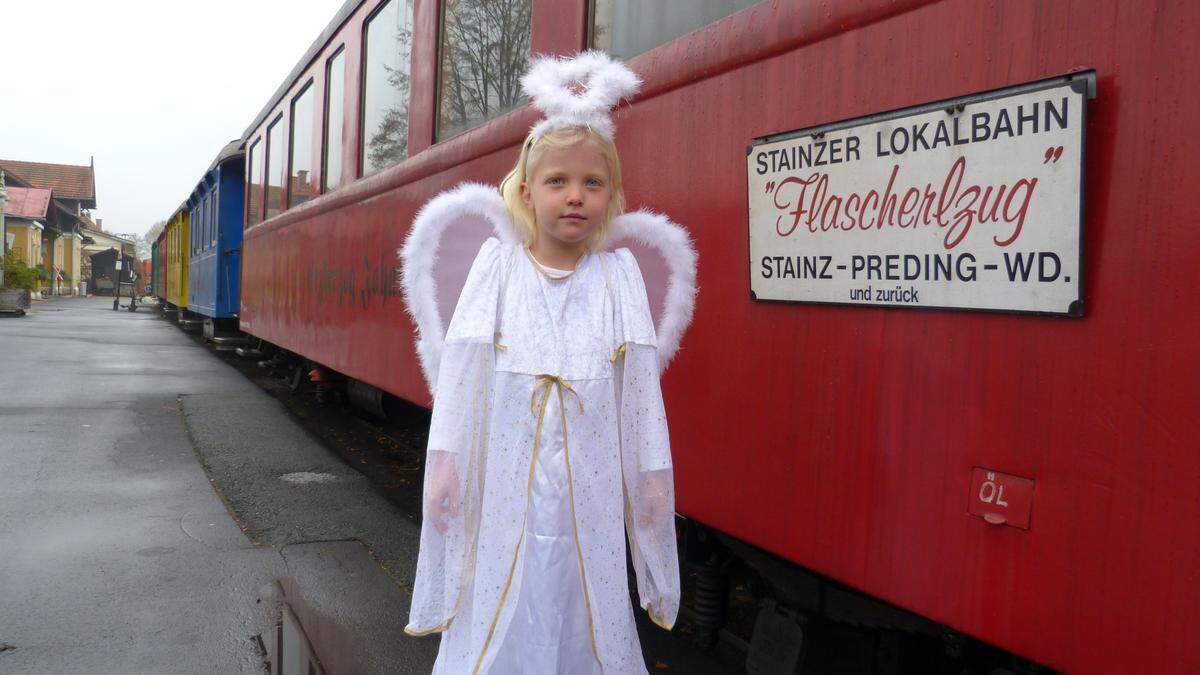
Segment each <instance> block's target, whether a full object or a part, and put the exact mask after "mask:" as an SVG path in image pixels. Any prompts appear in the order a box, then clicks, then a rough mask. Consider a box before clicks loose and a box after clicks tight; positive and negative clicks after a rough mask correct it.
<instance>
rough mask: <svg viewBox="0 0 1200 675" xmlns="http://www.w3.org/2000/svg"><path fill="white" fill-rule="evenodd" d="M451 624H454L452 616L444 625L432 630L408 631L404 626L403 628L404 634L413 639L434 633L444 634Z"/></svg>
mask: <svg viewBox="0 0 1200 675" xmlns="http://www.w3.org/2000/svg"><path fill="white" fill-rule="evenodd" d="M452 623H454V617H453V616H452V617H450V618H449V619H448V620H447V621H446V623H443V624H442V625H440V626H437V627H434V628H430V629H429V630H409V629H408V626H405V627H404V632H405V633H406V634H408V635H411V636H413V637H425V636H426V635H433V634H434V633H441V632H444V631H445V630H446V629H447V628H449V627H450V624H452Z"/></svg>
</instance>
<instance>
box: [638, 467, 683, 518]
mask: <svg viewBox="0 0 1200 675" xmlns="http://www.w3.org/2000/svg"><path fill="white" fill-rule="evenodd" d="M669 480H670V473H669V472H668V471H650V472H648V473H644V474H642V480H641V483H642V485H641V489H642V495H641V496H642V509H641V513H640V514H638V516H639V517H638V524H639V525H641V526H642V527H647V528H648V527H652V526H653V525H654V523H656V522H658V521H659V520H660V519H662V517H663V516H664V515H668V512H670V511H673V510H674V508H675V505H674V504H673V503H671V502H672V500H671V491H670V489H669V487H670V486H669V484H668V483H667V481H669Z"/></svg>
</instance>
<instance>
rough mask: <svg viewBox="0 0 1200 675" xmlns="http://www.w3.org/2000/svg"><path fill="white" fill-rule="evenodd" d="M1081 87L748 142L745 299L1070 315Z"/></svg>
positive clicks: (957, 103)
mask: <svg viewBox="0 0 1200 675" xmlns="http://www.w3.org/2000/svg"><path fill="white" fill-rule="evenodd" d="M1093 86H1094V81H1093V80H1092V79H1090V78H1089V77H1088V76H1087V74H1083V75H1075V76H1069V77H1063V78H1056V79H1055V80H1050V81H1042V82H1035V83H1028V84H1024V85H1019V86H1016V87H1010V88H1008V89H1004V90H998V91H994V92H985V93H981V94H975V95H971V96H966V97H962V98H959V99H953V100H948V101H939V102H935V103H929V104H924V105H920V106H914V107H913V108H908V109H904V110H899V111H895V112H891V113H884V114H879V115H872V116H867V117H863V118H856V119H853V120H847V121H844V122H838V123H833V124H828V125H823V126H821V127H814V128H811V129H803V130H800V131H796V132H789V133H786V134H782V135H777V136H768V137H764V138H762V139H759V140H758V141H757V142H756V143H755V144H754V145H751V146H750V148H749V149H748V152H747V158H746V159H747V175H748V188H749V192H748V205H749V224H748V226H749V235H750V237H749V238H750V284H751V291H752V292H753V294H754V297H755V298H756V299H760V300H788V301H794V302H825V303H850V304H870V305H890V306H908V307H929V308H953V309H980V310H998V311H1018V312H1036V313H1051V314H1065V315H1071V316H1078V315H1080V314H1081V313H1082V302H1081V297H1082V296H1081V289H1082V284H1081V280H1082V273H1083V270H1082V257H1081V239H1082V208H1081V204H1082V190H1083V182H1082V181H1083V158H1084V127H1085V115H1086V105H1087V98H1088V94H1089V92H1090V91H1092V90H1093V89H1092V88H1093Z"/></svg>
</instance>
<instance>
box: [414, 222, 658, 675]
mask: <svg viewBox="0 0 1200 675" xmlns="http://www.w3.org/2000/svg"><path fill="white" fill-rule="evenodd" d="M550 274H552V275H561V274H564V272H563V271H561V270H558V271H555V270H550ZM485 340H486V341H485ZM437 382H438V384H437V388H436V398H435V403H434V414H433V419H432V421H431V426H430V441H429V454H428V460H427V465H426V495H427V504H428V500H429V497H428V496H429V495H430V494H431V493H430V489H431V484H436V483H437V482H438V481H439V480H448V481H449V483H450V484H453V485H455V486H456V490H454V491H452V492H454V495H455V496H454V497H450V499H456V500H458V502H457V503H458V504H459V511H458V514H457V515H452V516H451V517H449V518H448V519H447V521H445V522H448V523H449V529H447V530H446V531H445V533H440V532H439V531H438V530H437V529H435V528H434V527H433V526H432V524H431V522H430V519H429V518H426V519H425V521H424V522H423V525H422V541H421V551H420V554H419V559H418V566H417V580H416V583H415V584H414V589H413V608H412V610H411V613H410V623H409V626H408V627H407V628H406V631H407V632H409V633H410V634H414V635H422V634H428V633H432V632H442V642H441V646H440V648H439V652H438V658H437V661H436V663H435V666H434V671H433V672H434V673H438V674H440V673H446V674H449V673H454V674H458V673H493V674H495V675H508V674H510V673H511V674H516V673H527V674H530V675H554V674H559V673H571V674H572V675H574V674H576V673H578V674H581V675H589V674H592V673H613V674H618V673H619V674H625V673H629V674H631V675H632V674H637V675H642V674H644V673H646V672H647V671H646V668H645V662H644V660H643V657H642V653H641V645H640V642H639V640H638V636H637V630H636V625H635V622H634V616H633V608H632V606H631V603H630V601H629V593H628V584H627V568H626V562H625V547H626V534H628V537H629V543H630V546H631V550H630V552H631V554H632V558H633V561H634V565H635V568H636V569H635V572H636V574H637V579H638V591H639V596H640V600H641V603H642V605H643V607H645V608H646V609H647V611H648V612H649V613H650V616H651V617H652V618H653V619H654V620H655V621H656V622H657V623H659V624H660V625H662V626H663V627H665V628H669V627H670V625H671V624H673V623H674V619H675V613H676V612H677V609H678V593H679V591H678V588H679V580H678V576H679V573H678V562H677V558H676V551H675V538H674V526H673V514H674V493H673V486H672V482H671V462H670V447H669V440H668V436H667V427H666V415H665V410H664V408H663V403H662V394H661V390H660V389H659V385H658V371H657V352H656V350H655V347H654V332H653V324H652V321H651V320H650V315H649V308H648V305H647V302H646V294H645V288H644V286H643V285H642V279H641V276H640V272H639V271H638V270H637V263H636V261H634V259H633V257H632V255H630V254H629V252H628V251H626V250H624V249H622V250H620V251H617V252H614V253H592V254H588V255H587V256H585V257H584V258H583V260H581V262H580V263H579V265H578V267H577V269H576V271H575V272H574V273H573V274H571V275H570V276H569V277H567V278H565V279H558V280H551V279H547V278H546V276H545V275H543V274H541V273H540V272H538V270H537V268H536V267H535V266H534V263H533V262H532V261H531V260H529V259H528V258H527V257H526V256H525V254H524V252H523V251H522V250H521V249H520V248H518V247H514V246H511V245H507V244H501V243H499V242H498V241H497V240H494V239H489V240H488V242H486V243H485V244H484V246H483V247H482V248H481V250H480V253H479V255H478V256H477V257H476V260H475V263H474V264H473V265H472V268H471V272H470V274H469V276H468V280H467V284H466V286H465V287H464V289H463V292H462V295H461V296H460V299H459V303H458V306H457V307H456V309H455V313H454V318H453V319H452V321H451V325H450V329H449V331H448V332H447V337H446V343H445V346H444V351H443V354H442V357H441V366H440V369H439V373H438V380H437ZM446 476H450V478H448V479H446V478H445V477H446ZM439 477H441V478H439ZM426 510H427V511H428V510H429V507H428V505H427V507H426Z"/></svg>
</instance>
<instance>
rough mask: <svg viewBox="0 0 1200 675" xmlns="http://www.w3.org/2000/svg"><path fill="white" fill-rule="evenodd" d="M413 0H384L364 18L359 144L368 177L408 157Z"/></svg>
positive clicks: (364, 170)
mask: <svg viewBox="0 0 1200 675" xmlns="http://www.w3.org/2000/svg"><path fill="white" fill-rule="evenodd" d="M412 18H413V0H388V2H386V3H384V4H383V5H382V6H381V7H380V8H379V9H378V10H377V11H376V12H375V15H374V16H372V17H371V18H370V19H368V20H367V27H366V37H365V39H364V43H365V45H366V47H365V51H366V53H365V54H363V96H362V101H363V117H362V122H363V126H362V130H363V133H362V146H361V148H360V150H361V153H360V154H359V161H360V162H362V175H364V176H368V175H370V174H373V173H375V172H376V171H379V170H380V169H384V168H387V167H389V166H392V165H393V164H397V163H399V162H400V160H402V159H404V158H405V157H407V156H408V68H409V61H410V59H411V56H412Z"/></svg>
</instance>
